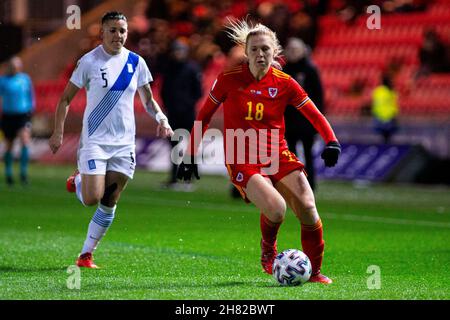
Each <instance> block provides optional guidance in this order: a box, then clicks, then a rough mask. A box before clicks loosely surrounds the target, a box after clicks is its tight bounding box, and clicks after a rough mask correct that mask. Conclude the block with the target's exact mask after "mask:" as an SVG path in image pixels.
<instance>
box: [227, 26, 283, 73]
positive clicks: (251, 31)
mask: <svg viewBox="0 0 450 320" xmlns="http://www.w3.org/2000/svg"><path fill="white" fill-rule="evenodd" d="M226 28H227V29H228V31H226V33H227V35H228V36H229V37H230V38H231V40H232V41H233V42H234V43H236V44H237V45H239V46H242V47H243V48H244V50H245V52H247V42H248V38H249V37H250V36H254V35H266V36H269V38H270V39H271V40H272V43H273V48H274V54H273V62H272V65H273V66H274V67H275V68H277V69H281V65H280V63H279V62H278V61H277V58H279V57H280V55H281V52H282V51H283V48H282V47H281V45H280V41H279V40H278V38H277V35H276V33H275V32H274V31H272V30H270V29H269V28H268V27H266V26H265V25H263V24H261V23H257V24H256V25H252V24H249V23H248V22H247V21H246V20H234V21H232V20H230V19H228V25H227V27H226Z"/></svg>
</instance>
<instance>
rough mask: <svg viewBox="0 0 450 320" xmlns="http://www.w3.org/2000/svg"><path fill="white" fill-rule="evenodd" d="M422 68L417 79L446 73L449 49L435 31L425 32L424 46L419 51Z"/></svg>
mask: <svg viewBox="0 0 450 320" xmlns="http://www.w3.org/2000/svg"><path fill="white" fill-rule="evenodd" d="M419 60H420V67H419V70H418V72H417V75H416V78H417V77H420V76H426V75H428V74H430V73H437V72H446V71H448V69H447V67H448V65H447V49H446V46H445V44H444V43H443V42H442V41H441V40H440V39H439V36H438V34H437V33H436V31H434V30H433V29H429V30H427V31H425V34H424V38H423V42H422V46H421V47H420V49H419Z"/></svg>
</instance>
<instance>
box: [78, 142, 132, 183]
mask: <svg viewBox="0 0 450 320" xmlns="http://www.w3.org/2000/svg"><path fill="white" fill-rule="evenodd" d="M135 168H136V156H135V145H126V146H104V145H89V146H83V147H81V149H79V150H78V171H80V173H81V174H89V175H91V174H92V175H105V174H106V171H114V172H120V173H123V174H124V175H126V176H127V177H129V178H130V179H133V175H134V170H135Z"/></svg>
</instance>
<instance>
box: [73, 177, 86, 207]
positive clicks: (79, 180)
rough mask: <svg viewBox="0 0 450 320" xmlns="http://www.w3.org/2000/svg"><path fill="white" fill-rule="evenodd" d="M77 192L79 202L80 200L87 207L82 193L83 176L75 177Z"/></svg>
mask: <svg viewBox="0 0 450 320" xmlns="http://www.w3.org/2000/svg"><path fill="white" fill-rule="evenodd" d="M75 192H76V194H77V198H78V200H80V202H81V204H82V205H83V206H86V205H85V204H84V201H83V193H82V192H81V174H77V175H76V176H75Z"/></svg>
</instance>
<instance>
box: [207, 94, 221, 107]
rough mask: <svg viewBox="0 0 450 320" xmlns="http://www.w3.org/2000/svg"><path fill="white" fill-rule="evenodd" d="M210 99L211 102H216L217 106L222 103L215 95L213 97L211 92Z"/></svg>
mask: <svg viewBox="0 0 450 320" xmlns="http://www.w3.org/2000/svg"><path fill="white" fill-rule="evenodd" d="M209 97H210V98H211V100H212V101H214V102H215V103H216V104H219V103H220V101H219V100H217V99H216V98H215V97H214V96H213V95H212V93H211V92H210V93H209Z"/></svg>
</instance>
